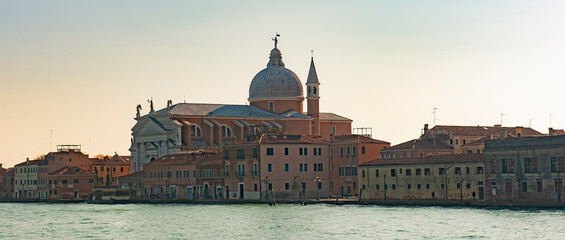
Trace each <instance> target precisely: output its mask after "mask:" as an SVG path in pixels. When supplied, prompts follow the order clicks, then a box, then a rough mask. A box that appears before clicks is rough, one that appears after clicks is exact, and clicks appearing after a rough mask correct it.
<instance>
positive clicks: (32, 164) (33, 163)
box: [14, 158, 44, 200]
mask: <svg viewBox="0 0 565 240" xmlns="http://www.w3.org/2000/svg"><path fill="white" fill-rule="evenodd" d="M43 163H44V160H29V158H28V159H27V160H26V161H25V162H23V163H20V164H17V165H16V166H14V198H15V199H18V200H35V199H38V198H39V194H38V192H37V182H38V179H39V177H38V169H39V165H40V164H43Z"/></svg>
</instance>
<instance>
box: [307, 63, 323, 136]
mask: <svg viewBox="0 0 565 240" xmlns="http://www.w3.org/2000/svg"><path fill="white" fill-rule="evenodd" d="M306 89H307V90H306V92H307V94H306V101H307V104H308V116H310V117H312V118H314V120H313V121H312V135H314V136H319V135H320V83H319V82H318V74H316V67H315V66H314V57H313V56H312V59H311V61H310V71H309V72H308V80H307V81H306Z"/></svg>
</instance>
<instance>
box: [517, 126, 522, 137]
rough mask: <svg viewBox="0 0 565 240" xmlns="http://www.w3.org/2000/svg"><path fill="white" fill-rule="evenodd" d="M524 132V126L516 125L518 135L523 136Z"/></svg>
mask: <svg viewBox="0 0 565 240" xmlns="http://www.w3.org/2000/svg"><path fill="white" fill-rule="evenodd" d="M523 134H524V127H522V126H516V137H522V135H523Z"/></svg>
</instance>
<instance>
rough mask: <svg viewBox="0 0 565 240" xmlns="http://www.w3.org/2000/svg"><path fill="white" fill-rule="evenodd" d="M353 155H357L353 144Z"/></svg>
mask: <svg viewBox="0 0 565 240" xmlns="http://www.w3.org/2000/svg"><path fill="white" fill-rule="evenodd" d="M353 155H357V147H355V146H353Z"/></svg>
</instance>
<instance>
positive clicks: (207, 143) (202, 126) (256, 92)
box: [130, 44, 352, 172]
mask: <svg viewBox="0 0 565 240" xmlns="http://www.w3.org/2000/svg"><path fill="white" fill-rule="evenodd" d="M305 88H306V97H304V88H303V85H302V82H301V81H300V78H299V77H298V76H297V75H296V74H295V73H294V72H293V71H291V70H290V69H288V68H286V67H285V64H284V62H283V61H282V54H281V51H280V50H279V49H278V48H277V46H276V44H275V48H274V49H272V50H271V52H270V56H269V62H268V63H267V67H266V68H265V69H263V70H261V71H260V72H259V73H257V74H256V75H255V77H254V78H253V80H252V81H251V84H250V86H249V98H248V101H249V105H233V104H207V103H178V104H174V105H173V104H172V102H170V101H169V102H168V103H167V107H166V108H164V109H160V110H155V109H154V108H153V103H152V102H151V106H150V111H149V113H148V114H146V115H143V116H142V115H141V114H140V113H139V110H140V106H139V105H138V113H137V116H136V118H135V120H136V121H137V122H136V124H135V126H134V127H133V128H132V142H131V147H130V152H131V171H132V172H138V171H141V170H143V165H144V164H147V163H149V162H152V161H154V160H156V159H158V158H161V157H163V156H166V155H170V154H180V153H189V152H193V151H197V150H200V149H222V148H223V147H224V146H226V145H229V144H232V143H235V142H239V141H250V140H253V139H256V138H258V137H260V136H261V135H262V134H263V133H270V134H293V135H305V136H310V137H313V138H318V139H320V140H322V141H328V142H329V141H330V140H331V137H332V136H334V135H347V134H351V122H352V120H351V119H348V118H345V117H342V116H340V115H337V114H334V113H327V112H320V111H319V109H320V107H319V104H320V103H319V99H320V83H319V81H318V76H317V73H316V68H315V66H314V60H313V58H312V60H311V63H310V70H309V73H308V77H307V81H306V84H305ZM304 100H306V104H307V111H306V112H304V111H303V105H304Z"/></svg>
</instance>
